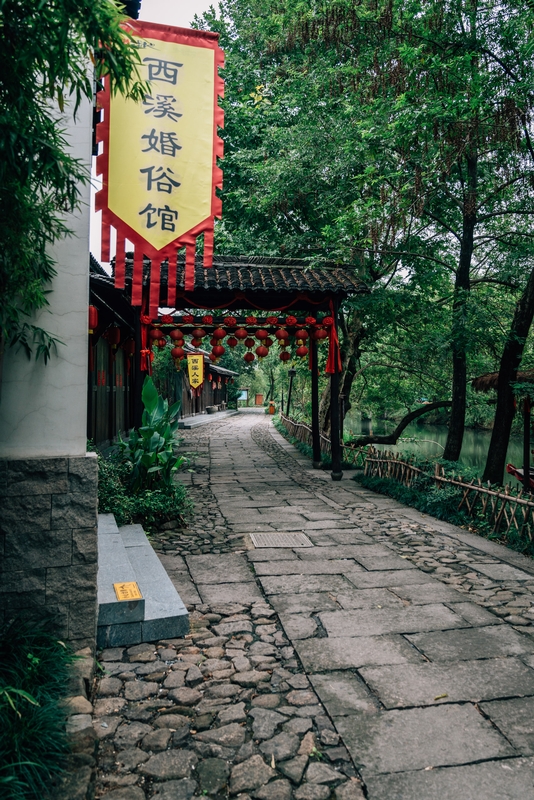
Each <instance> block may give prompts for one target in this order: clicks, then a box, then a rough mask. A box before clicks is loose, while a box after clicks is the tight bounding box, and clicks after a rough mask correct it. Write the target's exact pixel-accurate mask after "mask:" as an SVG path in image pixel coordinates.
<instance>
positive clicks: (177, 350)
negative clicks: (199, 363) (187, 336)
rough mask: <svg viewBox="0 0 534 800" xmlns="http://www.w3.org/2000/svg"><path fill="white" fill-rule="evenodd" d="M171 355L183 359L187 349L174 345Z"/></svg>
mask: <svg viewBox="0 0 534 800" xmlns="http://www.w3.org/2000/svg"><path fill="white" fill-rule="evenodd" d="M171 356H172V357H173V358H174V359H179V360H180V361H181V360H182V358H185V350H184V349H183V347H173V348H172V350H171Z"/></svg>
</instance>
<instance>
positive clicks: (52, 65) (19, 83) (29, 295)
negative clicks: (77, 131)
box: [0, 0, 144, 361]
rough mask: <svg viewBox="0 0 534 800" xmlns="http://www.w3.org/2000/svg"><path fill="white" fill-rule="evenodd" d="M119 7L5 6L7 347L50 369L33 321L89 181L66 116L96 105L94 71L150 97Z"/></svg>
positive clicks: (2, 332)
mask: <svg viewBox="0 0 534 800" xmlns="http://www.w3.org/2000/svg"><path fill="white" fill-rule="evenodd" d="M120 8H121V6H120V4H117V3H115V2H114V0H47V2H42V0H0V49H1V52H2V59H1V61H0V344H2V346H3V345H4V344H7V345H8V346H9V345H13V344H17V343H18V344H20V345H22V346H23V347H24V348H25V350H26V352H27V353H28V355H30V354H31V352H32V351H34V352H35V355H36V356H37V357H39V356H44V358H45V361H46V360H47V358H48V357H49V356H50V353H51V351H52V350H53V349H54V345H55V342H54V339H53V338H52V337H51V336H50V335H49V334H48V333H46V331H44V330H42V329H40V328H37V327H35V326H34V325H33V324H32V322H31V316H32V314H33V312H35V311H37V310H38V309H40V308H43V307H44V306H46V305H47V297H46V295H47V286H48V284H49V282H50V280H51V279H52V278H53V276H54V275H55V269H54V263H53V260H52V258H51V257H50V254H49V246H50V245H51V244H53V243H54V242H55V241H57V240H58V239H59V238H60V237H62V236H64V235H65V234H67V233H68V231H67V228H66V226H65V222H64V219H63V214H64V212H66V211H67V212H68V211H73V210H74V209H75V208H76V206H77V202H78V195H79V186H80V184H83V183H86V182H87V181H88V180H89V175H88V174H87V172H86V170H85V168H84V166H83V165H82V164H81V163H80V162H79V161H77V160H76V159H73V158H72V157H71V156H70V155H69V153H68V143H67V141H66V139H65V136H64V132H63V128H64V125H65V121H64V120H62V119H61V113H62V112H63V110H64V109H65V108H66V107H67V104H68V106H69V108H70V110H71V111H72V109H74V110H75V109H77V108H78V107H79V105H80V103H81V102H82V100H83V99H84V98H91V97H92V96H93V92H94V86H93V72H94V73H96V78H97V80H98V78H99V77H101V76H103V75H107V76H108V77H109V80H110V81H111V85H112V87H113V90H114V91H120V92H122V93H125V94H127V95H129V96H132V97H134V98H140V97H141V96H142V94H143V92H144V85H143V84H142V83H141V82H140V81H139V76H138V72H137V64H138V62H139V58H138V56H137V52H136V50H135V48H134V47H132V42H131V37H130V36H129V35H128V34H127V33H126V32H125V31H124V30H123V29H121V27H120V24H121V22H122V21H124V20H125V17H123V16H122V14H121V13H120V11H119V9H120ZM91 62H92V63H91ZM92 64H93V65H94V69H93V66H92ZM0 349H1V348H0Z"/></svg>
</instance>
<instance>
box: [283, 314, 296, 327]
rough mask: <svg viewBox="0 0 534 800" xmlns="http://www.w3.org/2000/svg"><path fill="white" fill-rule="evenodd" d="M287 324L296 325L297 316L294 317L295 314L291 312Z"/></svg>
mask: <svg viewBox="0 0 534 800" xmlns="http://www.w3.org/2000/svg"><path fill="white" fill-rule="evenodd" d="M286 324H287V325H296V324H297V318H296V317H293V316H292V315H291V314H290V315H289V317H286Z"/></svg>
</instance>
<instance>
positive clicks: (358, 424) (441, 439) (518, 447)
mask: <svg viewBox="0 0 534 800" xmlns="http://www.w3.org/2000/svg"><path fill="white" fill-rule="evenodd" d="M395 427H396V423H394V422H390V421H389V420H378V421H376V422H375V421H374V420H362V418H361V414H360V413H359V412H357V411H352V410H351V411H349V413H348V414H347V416H346V417H345V423H344V430H345V437H346V436H347V434H349V433H351V432H352V433H353V434H354V436H363V435H368V434H371V433H374V434H386V433H391V431H393V430H394V429H395ZM447 433H448V428H447V426H446V425H425V424H417V422H412V423H411V424H410V425H408V427H406V428H405V429H404V431H403V432H402V436H401V439H400V440H399V443H398V444H397V445H396V446H394V445H383V446H381V447H378V448H377V449H380V450H389V451H391V452H393V453H398V452H402V453H409V454H412V453H415V454H416V455H418V456H421V457H422V458H439V457H440V456H441V455H442V454H443V449H444V447H445V442H446V440H447ZM490 439H491V431H485V430H480V429H476V430H475V429H472V428H466V430H465V433H464V439H463V446H462V453H461V455H460V461H461V462H462V464H466V465H467V466H469V467H474V468H475V469H476V470H477V473H478V474H479V475H480V476H482V473H483V471H484V467H485V466H486V457H487V454H488V448H489V443H490ZM506 463H507V464H508V463H511V464H514V465H515V466H516V467H521V466H522V464H523V440H522V437H520V436H512V437H510V444H509V447H508V453H507V455H506ZM503 482H504V483H507V482H510V483H512V485H514V486H516V485H517V484H518V482H517V481H516V480H515V478H512V476H511V475H508V473H506V472H505V474H504V475H503Z"/></svg>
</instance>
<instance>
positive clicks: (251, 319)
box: [245, 316, 258, 325]
mask: <svg viewBox="0 0 534 800" xmlns="http://www.w3.org/2000/svg"><path fill="white" fill-rule="evenodd" d="M257 321H258V318H257V317H252V316H251V317H245V322H246V323H247V325H255V324H256V322H257Z"/></svg>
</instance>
